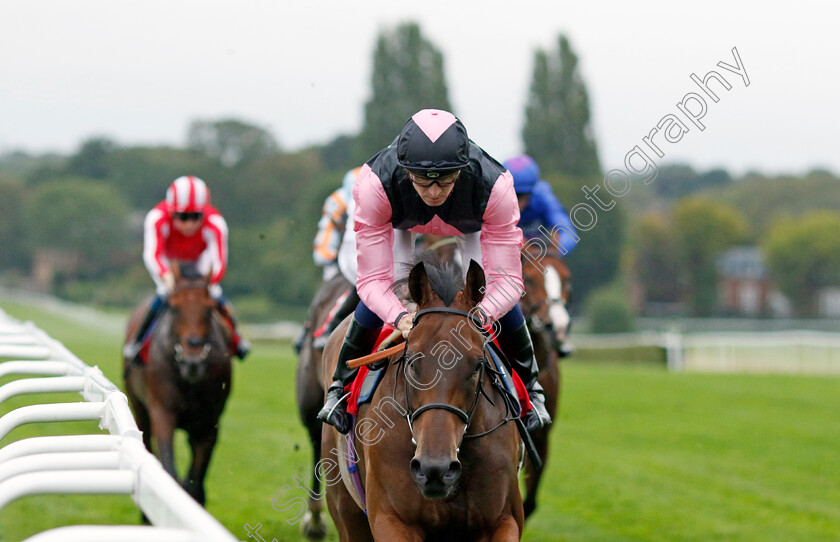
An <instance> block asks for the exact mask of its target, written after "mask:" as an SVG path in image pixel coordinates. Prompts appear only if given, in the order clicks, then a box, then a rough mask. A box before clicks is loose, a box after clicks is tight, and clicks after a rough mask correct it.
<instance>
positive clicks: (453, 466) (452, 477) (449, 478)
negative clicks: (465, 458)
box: [443, 461, 461, 484]
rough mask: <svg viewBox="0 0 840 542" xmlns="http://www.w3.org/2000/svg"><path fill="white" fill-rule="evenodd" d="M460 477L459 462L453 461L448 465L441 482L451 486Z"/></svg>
mask: <svg viewBox="0 0 840 542" xmlns="http://www.w3.org/2000/svg"><path fill="white" fill-rule="evenodd" d="M460 476H461V462H460V461H453V462H451V463H450V464H449V469H447V471H446V472H445V473H444V475H443V482H444V483H447V484H451V483H453V482H455V481H456V480H457V479H458V478H459V477H460Z"/></svg>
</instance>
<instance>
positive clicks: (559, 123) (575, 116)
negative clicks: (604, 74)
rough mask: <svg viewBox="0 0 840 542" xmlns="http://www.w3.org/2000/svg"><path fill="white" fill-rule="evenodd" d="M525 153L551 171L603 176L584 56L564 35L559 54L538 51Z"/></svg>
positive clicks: (527, 111) (527, 113)
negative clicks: (581, 65) (582, 64)
mask: <svg viewBox="0 0 840 542" xmlns="http://www.w3.org/2000/svg"><path fill="white" fill-rule="evenodd" d="M522 139H523V141H524V143H525V152H526V153H528V154H529V155H531V156H532V157H533V158H534V160H536V161H537V163H539V164H540V167H541V168H542V169H543V170H545V171H551V172H556V173H563V174H566V175H570V176H573V177H578V178H591V177H600V175H601V165H600V162H599V160H598V151H597V149H596V146H595V139H594V135H593V132H592V126H591V124H590V119H589V96H588V94H587V92H586V86H585V85H584V82H583V78H582V77H581V75H580V72H579V71H578V59H577V56H576V55H575V53H574V51H572V48H571V46H570V45H569V40H568V39H567V38H566V36H564V35H562V34H561V35H560V37H559V39H558V49H557V51H556V52H554V53H549V52H546V51H543V50H542V49H540V50H538V51H537V52H536V54H535V57H534V75H533V79H532V81H531V90H530V92H529V94H528V100H527V104H526V107H525V126H524V127H523V129H522Z"/></svg>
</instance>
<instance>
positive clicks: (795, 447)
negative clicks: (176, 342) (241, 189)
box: [0, 304, 840, 542]
mask: <svg viewBox="0 0 840 542" xmlns="http://www.w3.org/2000/svg"><path fill="white" fill-rule="evenodd" d="M2 308H3V309H4V310H6V311H7V312H9V313H10V314H12V315H13V316H15V317H18V318H21V319H32V320H33V321H35V323H36V324H37V325H38V326H39V327H41V328H43V329H44V330H46V331H47V332H48V333H49V334H50V335H52V336H53V337H55V338H57V339H59V340H60V341H62V342H63V343H64V344H65V345H66V346H67V347H68V348H69V349H70V350H71V351H73V352H74V353H76V354H77V355H78V356H79V357H81V358H82V359H84V360H85V361H87V362H89V363H91V364H97V365H99V366H100V368H102V370H103V372H104V373H105V374H106V376H108V377H109V378H111V379H112V380H113V381H114V382H115V383H117V384H118V385H121V378H120V368H119V348H120V342H121V341H120V336H119V335H115V334H113V333H111V334H110V335H108V334H101V333H98V332H96V331H94V330H91V329H90V328H87V327H84V326H82V325H80V324H75V323H73V322H69V321H67V320H66V319H64V318H60V317H55V316H51V315H48V314H44V313H43V312H42V311H39V310H35V309H30V308H27V307H22V306H19V305H18V306H15V305H7V304H4V305H3V307H2ZM564 363H565V364H564V367H563V378H564V383H563V398H562V405H561V411H562V413H561V415H560V416H559V419H558V420H556V422H555V423H556V426H555V429H554V432H553V439H552V446H553V453H552V455H551V457H550V459H549V465H548V470H547V474H546V478H545V480H544V486H543V488H542V492H541V499H540V507H539V509H538V511H537V513H536V514H535V515H534V517H533V518H532V520H531V521H530V522H529V524H528V526H527V528H526V531H525V535H524V537H523V538H524V540H533V541H556V540H564V541H578V540H580V541H587V542H588V541H610V542H613V541H643V540H644V541H663V542H664V541H668V542H671V541H683V540H685V541H700V540H703V541H705V540H709V541H720V540H724V541H756V542H765V541H768V540H772V541H776V540H778V541H785V542H787V541H808V542H811V541H823V540H825V541H828V540H840V453H839V452H838V450H840V431H838V430H837V427H838V425H837V424H838V415H840V400H838V397H840V379H837V378H821V377H801V376H775V375H774V376H755V375H749V376H747V375H712V374H672V373H668V372H666V371H664V369H663V368H662V367H661V366H659V365H655V364H649V363H648V364H628V363H610V362H599V363H590V362H589V361H571V362H564ZM63 400H70V401H75V400H78V396H76V397H75V398H74V397H70V396H68V395H64V397H63ZM29 401H31V399H28V400H26V401H24V400H22V399H17V400H15V401H10V402H9V404H4V405H2V410H0V413H5V412H8V410H9V409H10V408H12V407H16V406H21V405H22V404H26V403H28V402H29ZM65 427H69V426H65V425H58V424H50V425H49V426H48V425H33V426H28V427H23V428H20V429H17V430H15V431H14V432H13V433H12V435H11V437H9V438H7V439H6V440H4V441H3V442H2V443H0V444H6V443H7V441H8V440H10V439H15V438H23V437H25V436H32V435H35V434H40V433H42V432H43V431H45V430H47V429H49V430H50V431H55V430H57V429H59V428H65ZM73 427H77V426H75V425H74V426H73ZM77 428H78V427H77ZM93 429H95V426H94V427H93ZM179 452H180V453H179V459H180V463H179V464H180V465H181V466H182V467H183V466H184V465H185V462H186V446H185V445H184V444H183V440H181V442H180V446H179ZM308 465H309V449H308V444H307V442H306V438H305V434H304V431H303V429H302V427H301V426H300V424H299V422H298V420H297V415H296V411H295V406H294V357H293V355H292V352H291V349H290V347H289V345H288V344H286V343H268V342H266V343H257V344H256V345H255V348H254V352H253V354H252V356H251V357H249V358H248V360H247V362H245V363H242V364H237V365H236V367H235V374H234V386H233V394H232V396H231V398H230V400H229V402H228V407H227V410H226V412H225V413H224V415H223V418H222V423H221V438H220V441H219V444H218V446H217V448H216V454H215V456H214V459H213V463H212V464H211V467H210V474H209V477H208V480H207V489H208V501H209V502H208V510H209V511H210V512H211V513H212V514H213V515H214V516H216V517H217V518H219V520H220V521H221V522H222V523H223V524H224V525H225V526H226V527H227V528H228V529H230V531H231V532H233V534H234V535H235V536H237V537H238V538H240V539H243V540H244V539H246V535H245V531H244V529H243V525H244V524H246V523H250V524H252V525H253V524H255V523H262V524H263V529H262V531H261V533H262V535H263V536H264V537H265V538H266V539H267V540H271V538H272V537H275V538H277V540H279V541H286V540H301V539H302V538H301V537H300V535H299V532H298V528H297V526H296V525H289V524H288V523H287V521H288V520H291V519H292V517H293V516H294V512H293V511H292V510H288V511H286V512H280V511H277V510H275V509H274V508H273V507H272V504H271V502H272V496H273V495H274V494H275V492H277V491H278V490H279V489H280V488H282V487H283V486H285V485H289V486H290V487H291V488H292V491H289V492H288V493H285V494H283V498H282V500H281V501H280V502H286V501H288V500H289V499H291V498H292V497H294V496H303V495H304V492H303V490H302V489H298V488H297V487H296V485H295V481H294V477H295V476H296V475H297V476H300V477H304V476H306V474H307V472H308ZM137 516H138V513H137V511H136V509H135V508H134V505H133V503H132V502H131V501H130V499H128V498H120V499H113V498H111V497H74V496H70V497H56V496H43V497H27V498H24V499H21V500H19V501H16V502H15V503H13V504H11V505H9V506H8V507H6V508H5V509H3V510H0V540H2V541H4V542H5V541H16V540H22V539H23V538H26V537H27V536H30V535H32V534H34V533H36V532H39V531H41V530H43V529H45V528H50V527H54V526H59V525H66V524H71V523H74V524H75V523H133V522H136V521H137ZM330 532H331V535H330V538H329V540H335V539H336V537H335V531H334V529H332V528H331V531H330Z"/></svg>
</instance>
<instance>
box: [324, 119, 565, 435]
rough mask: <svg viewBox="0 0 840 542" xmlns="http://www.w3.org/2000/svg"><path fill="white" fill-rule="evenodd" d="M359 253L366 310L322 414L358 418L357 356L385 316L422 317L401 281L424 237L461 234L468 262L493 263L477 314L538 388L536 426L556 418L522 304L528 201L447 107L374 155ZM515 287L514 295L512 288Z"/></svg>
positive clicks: (400, 320) (402, 325) (397, 319)
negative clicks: (354, 396) (349, 407)
mask: <svg viewBox="0 0 840 542" xmlns="http://www.w3.org/2000/svg"><path fill="white" fill-rule="evenodd" d="M353 197H354V200H355V213H354V217H353V218H354V229H355V233H356V251H357V259H358V278H357V282H356V287H357V289H358V293H359V297H360V298H361V303H359V305H358V306H357V307H356V310H355V312H354V315H353V318H352V320H351V324H350V327H349V329H348V331H347V335H346V336H345V339H344V343H343V345H342V347H341V351H340V354H339V359H338V364H337V367H336V371H335V374H334V375H333V384H332V385H331V386H330V389H329V391H328V393H327V400H326V404H325V405H324V408H323V409H321V411H320V412H319V414H318V416H319V418H320V419H321V420H323V421H324V422H326V423H330V424H332V425H334V426H335V427H336V429H338V430H339V431H340V432H343V433H344V432H347V431H349V429H350V425H351V420H350V418H349V416H348V414H347V412H346V407H345V405H344V404H343V402H344V401H343V397H344V395H345V394H344V388H345V386H346V385H348V384H349V383H350V382H351V381H352V379H353V377H354V376H355V371H352V370H350V369H348V368H347V365H346V363H347V361H348V360H350V359H353V358H356V357H360V356H362V355H365V354H367V353H369V352H370V349H371V348H372V346H373V342H374V341H375V339H376V337H377V336H378V333H379V330H380V329H381V327H382V325H383V322H388V323H389V324H392V325H393V326H394V327H395V328H397V329H399V330H401V331H402V332H403V334H407V333H408V331H409V330H410V329H411V326H412V324H413V317H414V315H413V314H409V313H408V312H407V311H406V310H405V308H404V307H403V305H402V303H400V301H399V299H397V297H396V295H395V294H394V293H393V292H392V291H391V284H392V283H393V282H394V280H395V279H398V278H401V276H400V274H401V273H404V272H407V271H406V270H407V269H408V265H407V264H410V262H411V260H412V258H413V249H414V238H415V235H416V234H420V233H425V234H434V235H443V236H456V238H457V239H458V242H459V245H460V247H461V250H462V255H463V261H465V262H469V261H470V260H475V261H476V262H480V263H481V264H482V267H483V268H484V271H485V275H486V279H487V290H486V292H485V295H484V299H483V300H482V301H481V302H480V303H479V305H478V308H477V311H476V312H478V313H479V314H480V315H481V316H482V318H483V319H484V321H485V322H486V323H490V322H495V321H497V322H498V324H499V326H498V327H499V328H500V332H499V336H498V340H499V343H500V346H501V347H502V350H503V351H504V353H505V355H506V357H507V358H508V359H509V360H510V361H511V364H512V365H513V368H514V370H516V372H517V374H519V376H520V377H521V378H522V381H523V382H524V383H525V385H526V387H527V388H528V390H529V395H530V397H531V402H532V404H533V406H534V408H533V409H532V410H531V411H530V414H529V418H528V419H526V424H527V425H528V426H529V428H530V429H534V428H536V427H540V426H542V425H544V424H547V423H550V419H549V417H548V414H547V412H546V410H545V407H544V399H543V392H542V388H541V387H540V385H539V383H538V382H537V377H538V368H537V363H536V360H535V359H534V354H533V346H532V344H531V338H530V335H529V333H528V328H527V326H526V325H525V319H524V317H523V315H522V310H521V309H520V308H519V305H518V304H517V301H518V296H519V294H520V293H521V292H522V288H523V286H522V264H521V260H520V252H519V251H520V248H521V246H522V232H521V231H520V230H519V228H518V227H517V225H516V224H517V222H518V220H519V206H518V203H517V199H516V194H515V192H514V188H513V178H512V177H511V175H510V173H509V172H508V171H507V170H505V168H504V167H503V166H502V165H501V164H500V163H499V162H497V161H496V160H494V159H493V158H492V157H491V156H489V155H488V154H487V153H486V152H484V151H483V150H482V149H481V148H480V147H479V146H478V145H476V144H475V143H473V142H472V141H471V140H470V139H469V138H468V137H467V131H466V128H465V127H464V125H463V124H462V123H461V121H460V120H458V119H457V118H456V117H455V116H454V115H452V113H449V112H447V111H441V110H435V109H424V110H422V111H419V112H418V113H416V114H414V115H413V116H412V117H411V118H410V119H408V121H407V122H406V124H405V126H404V127H403V129H402V131H401V132H400V134H399V136H398V137H397V139H396V140H395V141H394V142H393V143H391V145H390V146H388V147H387V148H385V149H383V150H381V151H380V152H379V153H377V154H376V155H375V156H374V157H373V158H371V159H370V160H369V161H368V162H367V163H366V164H365V165H364V166H363V167H362V169H361V171H360V172H359V176H358V179H357V181H356V184H355V186H354V189H353ZM512 293H513V295H511V294H512Z"/></svg>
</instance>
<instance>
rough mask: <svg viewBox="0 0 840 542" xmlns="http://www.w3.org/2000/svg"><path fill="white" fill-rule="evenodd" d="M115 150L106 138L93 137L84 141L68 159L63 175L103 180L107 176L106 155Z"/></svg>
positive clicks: (112, 142) (110, 141) (114, 144)
mask: <svg viewBox="0 0 840 542" xmlns="http://www.w3.org/2000/svg"><path fill="white" fill-rule="evenodd" d="M116 148H117V144H116V143H115V142H114V141H113V140H112V139H109V138H107V137H94V138H91V139H88V140H86V141H85V142H84V143H82V145H81V146H80V147H79V150H78V151H76V154H74V155H73V156H71V157H70V160H69V161H68V162H67V169H66V172H65V174H66V175H68V176H72V177H86V178H89V179H104V178H105V177H106V176H107V175H108V169H109V168H108V163H107V158H108V155H109V154H110V153H111V152H113V151H114V149H116Z"/></svg>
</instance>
